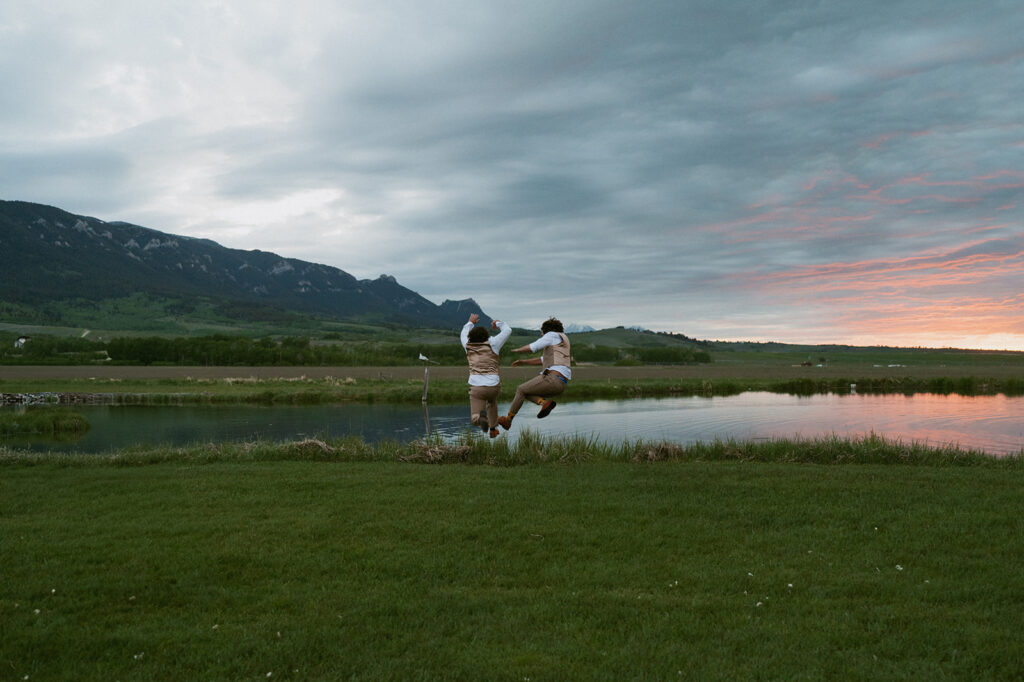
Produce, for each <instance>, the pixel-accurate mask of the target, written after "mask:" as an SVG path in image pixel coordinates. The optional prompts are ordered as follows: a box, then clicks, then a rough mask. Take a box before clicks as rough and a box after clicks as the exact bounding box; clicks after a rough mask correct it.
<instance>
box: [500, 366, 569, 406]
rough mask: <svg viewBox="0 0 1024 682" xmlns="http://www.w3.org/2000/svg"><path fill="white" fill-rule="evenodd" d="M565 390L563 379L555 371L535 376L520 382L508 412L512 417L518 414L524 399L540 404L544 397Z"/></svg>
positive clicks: (549, 396)
mask: <svg viewBox="0 0 1024 682" xmlns="http://www.w3.org/2000/svg"><path fill="white" fill-rule="evenodd" d="M564 390H565V384H563V383H562V380H561V379H559V378H558V375H556V374H555V373H554V372H551V373H549V374H540V375H538V376H535V377H534V378H532V379H530V380H529V381H527V382H524V383H522V384H520V385H519V388H517V389H516V397H515V398H513V399H512V404H511V405H510V406H509V408H508V414H509V416H510V417H514V416H515V415H516V414H518V413H519V408H520V407H522V406H523V401H524V400H529V401H530V402H531V403H537V404H540V403H541V401H542V400H543V399H544V398H551V397H554V396H556V395H561V393H562V392H563V391H564Z"/></svg>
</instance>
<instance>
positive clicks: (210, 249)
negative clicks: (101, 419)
mask: <svg viewBox="0 0 1024 682" xmlns="http://www.w3.org/2000/svg"><path fill="white" fill-rule="evenodd" d="M138 294H142V295H145V296H150V297H157V298H160V299H161V300H167V301H171V302H177V304H178V305H184V306H186V307H187V306H188V302H189V301H191V300H195V299H202V300H204V301H206V302H208V303H213V304H215V305H216V307H217V308H218V309H219V310H221V311H225V312H226V313H228V314H233V315H231V316H237V317H240V318H247V319H260V318H267V317H268V316H270V317H272V316H274V315H281V314H285V315H286V314H293V313H300V314H308V315H313V316H319V317H325V318H332V319H337V320H344V321H368V322H375V323H394V324H404V325H416V326H424V327H433V328H452V327H458V326H461V325H462V324H463V323H464V322H465V321H466V319H467V317H468V316H469V314H470V313H471V312H477V313H480V315H481V320H482V321H483V323H484V324H489V323H490V318H489V317H487V316H486V315H485V314H483V311H481V310H480V307H479V306H478V305H477V304H476V302H475V301H473V299H464V300H459V301H452V300H446V301H444V302H443V303H441V304H440V305H437V304H435V303H433V302H431V301H429V300H427V299H426V298H424V297H423V296H420V295H419V294H418V293H416V292H415V291H412V290H411V289H408V288H406V287H404V286H402V285H401V284H399V283H398V281H397V280H396V279H395V278H394V277H392V276H390V275H381V276H380V277H378V278H377V279H373V280H369V279H356V278H355V277H353V276H352V275H350V274H349V273H347V272H345V271H344V270H340V269H338V268H336V267H331V266H329V265H321V264H318V263H311V262H307V261H302V260H298V259H295V258H285V257H282V256H279V255H277V254H274V253H270V252H266V251H259V250H253V251H245V250H240V249H230V248H227V247H224V246H221V245H220V244H218V243H216V242H214V241H211V240H209V239H196V238H192V237H184V236H179V235H173V234H168V233H165V232H160V231H158V230H153V229H150V228H147V227H142V226H139V225H132V224H130V223H125V222H105V221H103V220H99V219H97V218H91V217H88V216H81V215H75V214H72V213H68V212H67V211H63V210H61V209H59V208H54V207H52V206H45V205H42V204H33V203H28V202H23V201H2V200H0V303H3V304H6V305H5V306H4V307H2V308H0V317H2V316H3V315H4V312H5V310H7V311H10V310H18V309H20V310H24V309H28V308H38V307H39V306H43V305H46V304H50V303H53V302H69V301H72V302H73V301H85V302H99V301H105V300H111V299H123V298H124V297H127V296H130V295H138ZM19 306H20V308H19Z"/></svg>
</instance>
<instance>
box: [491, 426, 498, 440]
mask: <svg viewBox="0 0 1024 682" xmlns="http://www.w3.org/2000/svg"><path fill="white" fill-rule="evenodd" d="M490 436H491V438H497V437H498V429H497V427H495V428H493V429H491V431H490Z"/></svg>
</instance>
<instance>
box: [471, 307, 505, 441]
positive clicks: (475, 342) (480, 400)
mask: <svg viewBox="0 0 1024 682" xmlns="http://www.w3.org/2000/svg"><path fill="white" fill-rule="evenodd" d="M479 320H480V316H479V315H477V314H476V313H473V314H472V315H470V316H469V322H467V323H466V324H465V325H463V327H462V333H461V334H459V340H461V341H462V347H463V348H465V349H466V359H467V360H468V361H469V421H470V422H472V424H473V426H479V427H480V428H481V429H483V430H484V431H487V432H488V434H489V435H490V436H491V438H496V437H497V435H498V394H499V393H500V392H501V377H500V376H499V374H498V364H499V360H498V353H500V352H501V347H502V346H504V345H505V342H506V341H508V337H509V335H511V334H512V326H511V325H509V324H506V323H505V322H502V321H501V320H494V321H493V322H491V329H495V330H499V329H500V330H501V331H499V332H498V333H497V334H496V335H495V336H493V337H492V336H491V335H490V334H489V333H488V332H487V329H486V328H484V327H477V326H474V325H475V324H476V323H477V322H478V321H479Z"/></svg>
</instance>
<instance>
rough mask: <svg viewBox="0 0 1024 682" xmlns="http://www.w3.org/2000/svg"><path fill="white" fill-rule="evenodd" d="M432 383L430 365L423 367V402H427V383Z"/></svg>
mask: <svg viewBox="0 0 1024 682" xmlns="http://www.w3.org/2000/svg"><path fill="white" fill-rule="evenodd" d="M429 381H430V365H424V366H423V402H424V403H426V402H427V383H428V382H429Z"/></svg>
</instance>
